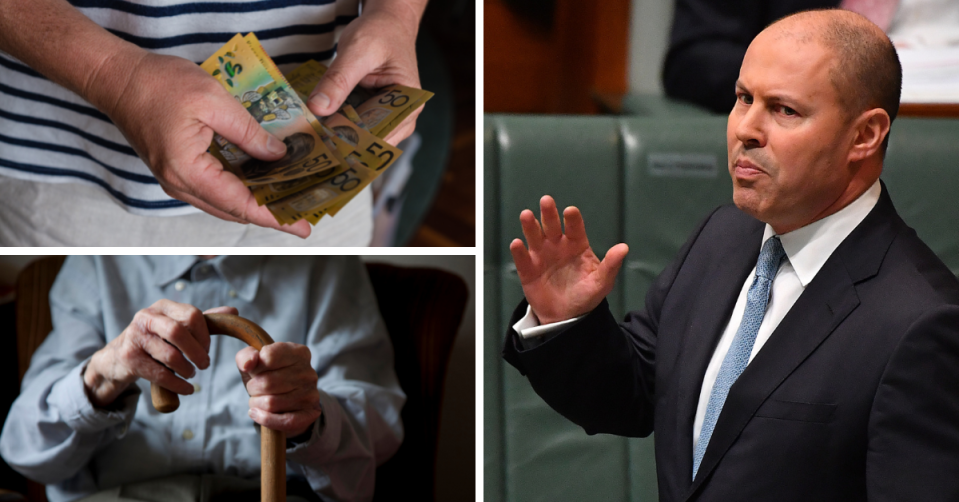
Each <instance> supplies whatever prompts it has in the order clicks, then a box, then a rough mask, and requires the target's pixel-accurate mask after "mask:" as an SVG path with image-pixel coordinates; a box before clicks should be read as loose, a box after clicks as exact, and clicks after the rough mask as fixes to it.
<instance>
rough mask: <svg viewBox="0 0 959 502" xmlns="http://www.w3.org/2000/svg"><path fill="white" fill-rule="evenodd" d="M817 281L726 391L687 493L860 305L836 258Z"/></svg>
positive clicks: (705, 475) (818, 275) (691, 491)
mask: <svg viewBox="0 0 959 502" xmlns="http://www.w3.org/2000/svg"><path fill="white" fill-rule="evenodd" d="M819 277H826V278H828V279H829V280H813V281H812V282H811V283H810V284H809V287H808V288H806V290H805V291H804V292H803V293H802V295H800V297H799V299H798V300H796V303H795V304H794V305H793V307H792V309H790V311H789V313H788V314H787V315H786V317H784V318H783V320H782V322H781V323H780V324H779V326H778V327H777V328H776V330H775V331H773V333H772V335H771V336H770V337H769V340H768V341H767V342H766V344H765V345H763V348H762V350H760V351H759V353H758V354H756V357H755V358H754V359H753V361H752V362H751V363H749V366H746V370H745V371H743V373H742V375H740V377H739V379H738V380H736V383H735V384H733V386H732V388H731V389H730V390H729V396H728V397H727V398H726V403H725V404H724V405H723V411H722V412H721V413H720V415H719V420H718V421H717V422H716V428H715V430H714V431H713V435H712V437H711V438H710V440H709V446H708V447H707V448H706V454H705V455H704V456H703V461H702V464H700V466H699V472H698V473H697V475H696V479H695V480H694V482H693V485H692V487H691V488H690V491H689V494H688V495H692V493H693V492H695V491H696V489H697V488H698V487H699V485H700V484H702V482H703V480H704V479H705V478H706V477H708V476H709V474H710V472H712V470H713V468H714V467H715V466H716V464H717V463H719V460H720V459H721V458H722V457H723V455H724V454H725V453H726V451H727V450H728V449H729V447H730V446H731V445H732V444H733V442H735V441H736V438H737V437H739V433H740V432H742V430H743V428H744V427H745V426H746V423H747V422H749V420H751V419H752V417H753V415H754V414H755V413H756V410H757V409H759V406H760V405H761V404H762V403H763V402H764V401H765V400H766V398H767V397H769V395H770V394H771V393H772V392H773V391H774V390H776V388H777V387H779V385H780V384H781V383H782V382H783V380H785V379H786V377H788V376H789V374H790V373H792V372H793V371H794V370H795V369H796V367H798V366H799V365H800V364H801V363H802V362H803V361H804V360H805V359H806V358H807V357H808V356H809V354H811V353H812V352H813V351H814V350H816V347H818V346H819V345H820V344H821V343H822V342H823V341H824V340H825V339H826V338H827V337H828V336H829V335H830V334H831V333H832V332H833V330H835V329H836V327H837V326H838V325H839V323H841V322H842V320H843V319H845V318H846V316H848V315H849V313H850V312H852V311H853V310H854V309H855V308H856V307H857V306H858V305H859V297H858V296H857V295H856V289H855V287H854V285H853V283H852V281H851V280H850V279H849V276H848V274H847V273H846V270H845V268H844V267H843V266H842V264H841V263H840V262H839V260H829V261H828V262H827V263H826V265H824V266H823V268H822V269H821V270H820V272H819V274H817V279H818V278H819ZM690 472H692V471H691V470H690Z"/></svg>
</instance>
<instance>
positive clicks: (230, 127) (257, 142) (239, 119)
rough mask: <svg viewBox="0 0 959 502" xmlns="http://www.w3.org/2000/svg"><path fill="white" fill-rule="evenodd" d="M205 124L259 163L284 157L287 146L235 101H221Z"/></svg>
mask: <svg viewBox="0 0 959 502" xmlns="http://www.w3.org/2000/svg"><path fill="white" fill-rule="evenodd" d="M221 101H222V102H221V103H217V104H216V106H214V107H211V109H212V110H216V112H215V113H213V114H211V115H210V117H209V119H208V120H207V121H206V122H207V125H208V126H210V127H211V128H213V130H214V131H216V132H217V133H218V134H219V135H220V136H223V137H224V138H225V139H226V140H227V141H229V142H230V143H233V144H234V145H236V146H237V147H239V148H240V150H243V151H244V152H246V153H247V154H249V155H251V156H253V157H256V158H258V159H260V160H277V159H279V158H281V157H283V155H285V154H286V144H284V143H283V142H282V141H280V140H279V139H277V138H276V137H275V136H273V135H272V134H270V133H268V132H266V129H264V128H262V127H260V124H259V123H258V122H257V121H256V119H255V118H253V116H252V115H250V114H249V112H247V111H246V109H245V108H243V105H241V104H240V103H237V102H236V100H234V99H229V98H228V99H223V100H221Z"/></svg>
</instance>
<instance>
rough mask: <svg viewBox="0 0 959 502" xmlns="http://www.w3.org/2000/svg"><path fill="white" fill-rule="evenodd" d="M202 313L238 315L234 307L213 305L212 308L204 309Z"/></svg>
mask: <svg viewBox="0 0 959 502" xmlns="http://www.w3.org/2000/svg"><path fill="white" fill-rule="evenodd" d="M203 313H204V314H233V315H238V314H239V313H240V311H239V310H237V309H236V307H213V308H212V309H206V310H204V311H203Z"/></svg>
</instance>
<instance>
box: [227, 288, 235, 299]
mask: <svg viewBox="0 0 959 502" xmlns="http://www.w3.org/2000/svg"><path fill="white" fill-rule="evenodd" d="M227 294H228V295H230V298H236V290H235V289H231V290H230V292H229V293H227Z"/></svg>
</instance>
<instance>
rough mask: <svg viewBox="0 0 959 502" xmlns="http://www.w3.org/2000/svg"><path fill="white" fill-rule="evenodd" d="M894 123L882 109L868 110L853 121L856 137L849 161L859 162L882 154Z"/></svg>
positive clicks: (850, 150)
mask: <svg viewBox="0 0 959 502" xmlns="http://www.w3.org/2000/svg"><path fill="white" fill-rule="evenodd" d="M891 123H892V121H891V120H890V119H889V114H888V113H886V110H883V109H882V108H873V109H871V110H866V111H865V112H863V113H862V114H861V115H860V116H859V117H858V118H856V119H855V120H854V121H853V128H854V131H855V134H856V135H855V137H854V139H853V143H852V147H851V148H850V149H849V161H850V162H859V161H861V160H863V159H867V158H869V157H872V156H873V155H876V154H877V153H879V154H880V155H881V153H882V142H883V140H885V139H886V135H888V134H889V126H890V124H891Z"/></svg>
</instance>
